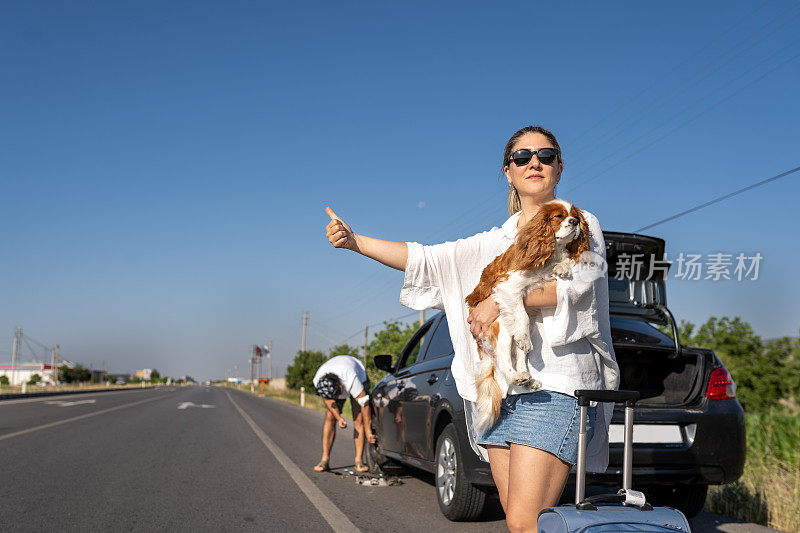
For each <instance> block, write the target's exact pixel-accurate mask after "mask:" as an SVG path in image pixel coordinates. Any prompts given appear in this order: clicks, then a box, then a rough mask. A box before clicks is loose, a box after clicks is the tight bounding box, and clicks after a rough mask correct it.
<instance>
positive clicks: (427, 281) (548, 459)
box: [326, 126, 619, 531]
mask: <svg viewBox="0 0 800 533" xmlns="http://www.w3.org/2000/svg"><path fill="white" fill-rule="evenodd" d="M563 169H564V164H563V161H562V159H561V149H560V147H559V145H558V142H557V141H556V138H555V136H554V135H553V134H552V133H551V132H550V131H548V130H545V129H544V128H541V127H538V126H527V127H525V128H522V129H521V130H519V131H517V132H516V133H515V134H514V135H512V136H511V138H510V139H509V141H508V143H507V144H506V147H505V150H504V154H503V164H502V171H503V174H504V175H505V177H506V179H507V180H508V184H509V193H508V209H509V213H510V214H511V216H510V218H509V219H508V220H507V221H506V222H505V223H504V224H503V226H502V227H500V228H492V229H491V230H489V231H485V232H482V233H479V234H477V235H474V236H472V237H469V238H466V239H459V240H458V241H455V242H446V243H442V244H437V245H434V246H421V245H420V244H418V243H415V242H394V241H385V240H380V239H374V238H371V237H365V236H363V235H357V234H355V233H353V231H352V230H351V229H350V227H349V226H348V225H347V224H346V223H345V222H344V221H342V220H341V219H340V218H339V217H337V216H336V214H335V213H334V212H333V211H332V210H331V209H330V208H327V213H328V215H329V216H330V218H331V221H330V223H329V224H328V225H327V227H326V231H327V237H328V240H329V241H330V243H331V244H332V245H333V246H334V247H337V248H346V249H349V250H353V251H355V252H358V253H361V254H363V255H365V256H367V257H370V258H372V259H375V260H377V261H379V262H381V263H383V264H385V265H387V266H390V267H392V268H396V269H398V270H403V271H405V281H404V284H403V289H402V291H401V295H400V302H401V303H402V304H404V305H406V306H407V307H411V308H412V309H425V308H429V307H434V308H438V309H444V310H445V313H446V314H447V317H448V324H449V327H450V336H451V339H452V340H453V346H454V349H455V357H454V358H453V364H452V369H451V370H452V374H453V377H454V379H455V381H456V386H457V388H458V391H459V394H460V395H461V396H462V397H463V398H464V400H465V401H464V404H465V412H466V415H467V430H468V431H467V432H468V434H469V435H470V444H472V446H473V449H474V450H475V451H476V452H477V453H478V454H479V455H481V456H482V457H484V459H488V461H489V463H490V465H491V468H492V476H493V477H494V481H495V484H496V485H497V489H498V492H499V496H500V502H501V504H502V506H503V509H504V510H505V511H506V523H507V525H508V528H509V530H511V531H535V530H536V520H537V518H538V514H539V511H541V510H542V509H544V508H547V507H551V506H554V505H557V504H558V501H559V497H560V496H561V493H562V492H563V490H564V486H565V484H566V480H567V476H568V474H569V472H570V468H571V467H572V465H574V464H575V463H576V462H577V440H578V438H577V432H578V431H577V427H578V420H577V415H578V412H579V411H578V406H577V400H576V399H575V397H574V396H573V393H574V391H575V390H576V389H616V388H617V386H618V383H619V368H618V366H617V363H616V359H615V357H614V353H613V349H612V345H611V328H610V323H609V316H608V278H607V273H606V272H607V269H603V270H602V272H598V271H597V270H592V271H586V270H582V269H581V268H580V267H579V266H578V265H576V266H573V276H572V278H571V279H568V280H562V279H557V280H553V281H551V282H548V283H546V284H545V285H543V286H542V287H541V288H540V289H536V290H534V291H532V292H531V293H529V294H528V295H527V296H526V297H525V299H524V301H525V306H526V308H527V309H528V313H529V315H530V316H531V340H532V342H533V344H534V347H533V350H531V352H529V354H528V358H527V366H528V371H529V372H530V373H531V375H532V377H533V378H535V379H537V380H539V381H540V382H542V388H541V389H540V390H537V391H536V392H529V391H527V390H526V389H524V388H519V387H514V386H512V387H510V388H509V390H508V396H506V398H505V399H504V401H503V405H502V410H501V415H500V418H499V419H498V420H497V422H496V423H495V424H494V425H493V426H492V427H491V428H489V429H488V430H487V431H486V432H484V433H483V434H477V432H476V430H475V429H474V427H473V425H472V412H473V409H474V407H473V402H474V401H475V398H476V393H475V378H476V376H475V370H477V368H478V364H477V362H478V353H477V348H476V346H475V342H474V340H473V337H472V335H473V334H478V335H480V334H481V333H483V332H485V331H486V330H487V329H488V328H489V326H490V325H491V324H492V322H494V321H495V320H496V319H497V317H498V316H499V314H500V311H499V308H498V306H497V304H496V303H495V302H494V300H492V299H491V298H487V299H486V300H484V301H483V302H481V303H480V304H478V305H477V306H476V307H475V308H474V309H473V310H472V312H471V313H469V316H467V307H466V304H465V303H464V298H465V297H466V295H467V294H469V293H470V292H472V290H473V289H474V288H475V286H476V285H477V283H478V280H479V278H480V274H481V271H482V270H483V268H484V267H485V266H486V265H487V264H488V263H489V262H491V261H492V259H494V258H495V257H496V256H497V255H499V254H501V253H503V252H504V251H505V250H506V249H507V248H508V246H510V245H511V244H512V242H513V241H514V238H515V236H516V231H517V228H519V227H522V226H523V225H524V224H525V223H526V222H528V221H529V220H531V219H532V218H533V216H534V215H535V214H536V212H537V211H538V209H539V206H541V205H542V204H544V203H546V202H548V201H551V200H554V199H555V188H556V185H557V184H558V182H559V181H560V179H561V173H562V171H563ZM583 215H584V218H586V221H587V222H588V224H589V228H590V230H591V233H592V235H591V239H590V240H591V245H592V246H591V249H592V252H593V253H594V254H596V255H595V257H596V258H597V261H596V263H598V264H601V265H602V266H605V244H604V241H603V235H602V231H601V229H600V224H599V222H598V221H597V218H596V217H595V216H594V215H592V214H591V213H589V212H588V211H583ZM596 410H597V407H596V405H592V406H591V408H590V410H589V420H588V428H587V431H588V437H589V439H590V441H589V446H588V453H587V470H588V471H590V472H604V471H605V469H606V468H607V465H608V423H609V422H610V418H611V413H612V410H613V405H609V404H604V405H603V407H602V409H601V410H600V414H602V416H597V417H596V416H595V415H596Z"/></svg>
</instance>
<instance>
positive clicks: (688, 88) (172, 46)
mask: <svg viewBox="0 0 800 533" xmlns="http://www.w3.org/2000/svg"><path fill="white" fill-rule="evenodd" d="M0 15H1V16H0V61H1V62H2V67H3V68H2V69H0V87H2V89H0V94H2V96H3V97H2V98H0V117H2V121H3V126H4V127H3V128H2V129H0V181H1V182H2V191H3V196H2V209H0V231H2V242H3V250H4V252H3V254H2V258H3V260H2V262H0V279H2V301H3V305H2V306H0V359H6V358H10V355H9V353H10V349H11V336H12V335H13V329H14V326H15V325H21V326H23V328H24V331H25V332H26V333H27V334H29V335H30V336H31V337H33V338H35V339H38V340H40V341H42V342H44V343H45V344H47V345H53V344H60V345H61V347H62V356H63V357H66V358H69V359H74V360H77V361H80V362H82V363H84V364H87V365H88V364H91V365H93V366H100V365H101V364H102V361H105V362H106V363H105V365H106V368H108V369H110V370H112V371H117V372H126V371H131V370H135V369H137V368H145V367H155V368H158V369H159V370H160V371H161V372H162V373H167V374H173V375H180V374H184V373H188V374H191V375H193V376H196V377H200V378H206V377H216V376H224V375H225V372H226V370H227V369H232V368H233V366H234V364H238V365H239V368H240V373H241V374H243V375H246V373H247V369H246V367H247V358H248V346H249V345H250V344H253V343H266V342H267V341H269V340H273V341H274V354H275V360H274V366H275V367H276V368H278V369H282V368H283V367H285V366H286V364H287V363H288V362H289V361H290V360H291V358H292V357H293V355H294V353H295V352H296V351H297V349H298V348H299V344H300V322H301V315H302V312H303V311H308V312H309V317H310V318H309V330H308V346H309V347H310V348H315V349H327V347H328V346H330V345H332V344H334V343H338V342H340V341H342V340H345V339H347V338H348V337H351V338H350V342H362V341H363V333H360V334H358V331H359V330H360V329H362V328H363V327H364V326H365V325H366V324H373V323H377V322H380V321H382V320H384V319H389V318H393V317H398V316H402V315H406V314H408V313H409V310H408V309H406V308H404V307H402V306H401V305H400V304H399V303H398V294H399V289H400V285H401V283H402V274H401V273H399V272H397V271H391V270H389V269H387V268H385V267H382V266H380V265H378V264H377V263H373V262H371V261H368V260H366V259H364V258H362V257H360V256H356V255H355V254H352V253H348V252H343V251H341V250H334V249H333V248H331V247H330V246H329V245H328V243H327V240H326V239H325V238H324V226H325V224H326V223H327V221H328V220H329V219H328V218H327V216H326V215H325V213H324V207H325V206H326V205H331V206H332V207H333V208H334V210H335V211H336V212H337V214H339V215H340V216H341V217H342V218H344V219H345V220H346V221H348V222H349V223H350V224H351V225H352V226H353V228H354V230H355V231H357V232H360V233H364V234H367V235H372V236H376V237H381V238H386V239H394V240H414V241H418V242H422V243H435V242H441V241H444V240H451V239H456V238H458V237H463V236H468V235H471V234H474V233H476V232H478V231H481V230H483V229H486V228H489V227H491V226H494V225H500V224H501V223H502V222H503V221H504V220H505V218H506V214H505V193H506V185H505V181H504V180H500V179H499V177H498V169H499V168H498V167H499V160H500V158H501V156H502V149H503V146H504V144H505V141H506V140H507V139H508V137H509V136H510V135H511V134H512V133H513V132H514V131H515V130H516V129H518V128H519V127H521V126H523V125H526V124H529V123H536V124H541V125H543V126H545V127H547V128H549V129H551V130H553V131H554V132H555V134H556V135H557V137H558V139H559V142H560V144H561V146H562V149H563V152H564V158H565V171H564V174H563V176H562V181H561V186H560V187H559V190H558V194H559V196H560V197H562V198H565V199H567V200H570V201H572V202H574V203H575V204H576V205H578V206H580V207H581V208H583V209H587V210H589V211H591V212H593V213H594V214H595V215H597V217H598V218H599V220H600V223H601V225H602V226H603V229H605V230H616V231H633V230H635V229H637V228H640V227H642V226H645V225H647V224H649V223H652V222H655V221H657V220H660V219H662V218H665V217H668V216H670V215H672V214H675V213H677V212H679V211H682V210H684V209H688V208H690V207H692V206H695V205H697V204H700V203H702V202H705V201H707V200H710V199H712V198H715V197H717V196H720V195H723V194H725V193H728V192H731V191H733V190H736V189H738V188H741V187H745V186H747V185H749V184H751V183H754V182H756V181H759V180H762V179H765V178H768V177H771V176H774V175H776V174H779V173H781V172H784V171H786V170H789V169H792V168H795V167H797V166H800V150H798V148H797V147H798V141H800V132H798V117H800V99H798V98H797V90H798V82H800V58H798V57H796V56H797V54H799V53H800V44H798V42H796V39H797V36H798V35H799V34H800V7H798V6H796V5H794V4H793V3H792V2H789V1H782V0H773V1H771V2H766V3H760V2H741V1H734V2H703V3H699V4H698V3H694V2H691V3H690V2H670V3H666V4H654V3H651V2H640V3H624V4H623V3H619V4H616V5H615V4H609V3H604V4H597V3H589V2H584V3H571V4H569V5H558V4H546V3H531V2H505V3H502V4H496V3H495V4H491V5H489V4H487V3H465V2H459V3H445V2H442V3H436V4H435V5H432V4H430V3H416V2H414V3H412V2H404V3H402V4H394V5H376V4H371V5H369V6H367V5H366V4H364V5H360V6H356V5H355V4H342V3H338V4H332V3H302V4H297V5H289V4H288V3H287V4H277V3H266V2H225V3H222V2H219V3H210V2H194V1H193V2H169V3H163V2H140V3H137V4H135V5H133V4H129V5H123V4H119V3H88V2H83V3H80V2H73V3H63V2H6V3H4V4H3V6H2V8H0ZM742 19H744V20H742ZM737 23H738V24H737ZM734 25H735V26H734ZM726 30H727V31H726ZM799 176H800V173H797V174H793V175H791V176H788V177H786V178H783V179H781V180H777V181H775V182H773V183H770V184H768V185H766V186H764V187H760V188H757V189H754V190H751V191H749V192H747V193H745V194H742V195H740V196H736V197H734V198H731V199H728V200H726V201H724V202H721V203H719V204H715V205H713V206H710V207H708V208H706V209H704V210H701V211H698V212H696V213H692V214H690V215H687V216H685V217H682V218H680V219H677V220H674V221H671V222H668V223H666V224H663V225H660V226H657V227H655V228H652V229H650V230H648V231H646V232H644V233H646V234H650V235H656V236H659V237H662V238H664V239H665V240H666V241H667V250H668V253H669V254H670V256H671V257H672V256H675V255H677V254H678V253H680V252H683V253H699V254H704V255H705V254H709V253H715V252H722V253H730V254H733V255H734V256H735V255H736V254H738V253H739V252H744V253H746V254H754V253H755V252H760V253H761V255H762V256H763V260H762V263H761V268H760V273H759V278H758V280H755V281H752V280H748V281H733V280H731V281H717V282H712V281H702V280H701V281H688V280H679V279H674V278H672V277H671V278H670V281H669V286H668V290H669V306H670V308H671V309H672V311H673V313H674V314H675V315H676V316H677V317H678V318H679V319H688V320H690V321H692V322H695V323H702V322H704V321H705V320H706V319H707V318H708V317H709V316H713V315H716V316H731V317H733V316H741V317H742V319H744V320H746V321H748V322H750V323H751V324H752V325H753V327H754V328H755V330H756V332H757V333H759V334H761V335H762V336H763V337H766V338H769V337H774V336H781V335H797V334H798V328H800V306H798V305H797V301H798V299H800V282H798V280H797V276H796V270H797V264H798V262H799V261H800V251H798V247H797V245H796V243H795V242H794V241H795V239H794V237H795V236H796V231H797V227H798V224H797V220H796V215H795V211H796V205H797V200H798V197H799V196H800V195H798V193H800V180H799V179H798V177H799ZM412 318H413V317H412Z"/></svg>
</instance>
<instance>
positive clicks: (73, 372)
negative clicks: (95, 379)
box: [58, 365, 92, 383]
mask: <svg viewBox="0 0 800 533" xmlns="http://www.w3.org/2000/svg"><path fill="white" fill-rule="evenodd" d="M91 377H92V376H91V373H90V372H89V370H88V369H87V368H85V367H83V366H81V365H75V368H69V367H68V366H67V365H61V366H60V367H58V380H59V381H63V382H64V383H75V382H80V381H89V380H90V379H91Z"/></svg>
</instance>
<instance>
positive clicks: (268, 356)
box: [267, 341, 272, 383]
mask: <svg viewBox="0 0 800 533" xmlns="http://www.w3.org/2000/svg"><path fill="white" fill-rule="evenodd" d="M267 364H268V365H269V376H267V377H268V378H269V382H270V383H272V341H269V348H268V350H267Z"/></svg>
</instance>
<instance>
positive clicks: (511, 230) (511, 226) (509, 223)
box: [500, 211, 522, 241]
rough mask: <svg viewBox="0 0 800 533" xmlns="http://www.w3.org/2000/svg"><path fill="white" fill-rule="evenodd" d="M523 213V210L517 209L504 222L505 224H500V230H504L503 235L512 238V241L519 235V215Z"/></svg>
mask: <svg viewBox="0 0 800 533" xmlns="http://www.w3.org/2000/svg"><path fill="white" fill-rule="evenodd" d="M521 214H522V211H517V212H516V213H514V214H513V215H511V216H510V217H508V220H506V221H505V222H503V225H502V226H500V231H502V232H503V236H504V237H507V238H509V239H511V240H512V241H513V240H514V239H515V238H516V236H517V222H518V221H519V216H520V215H521Z"/></svg>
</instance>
